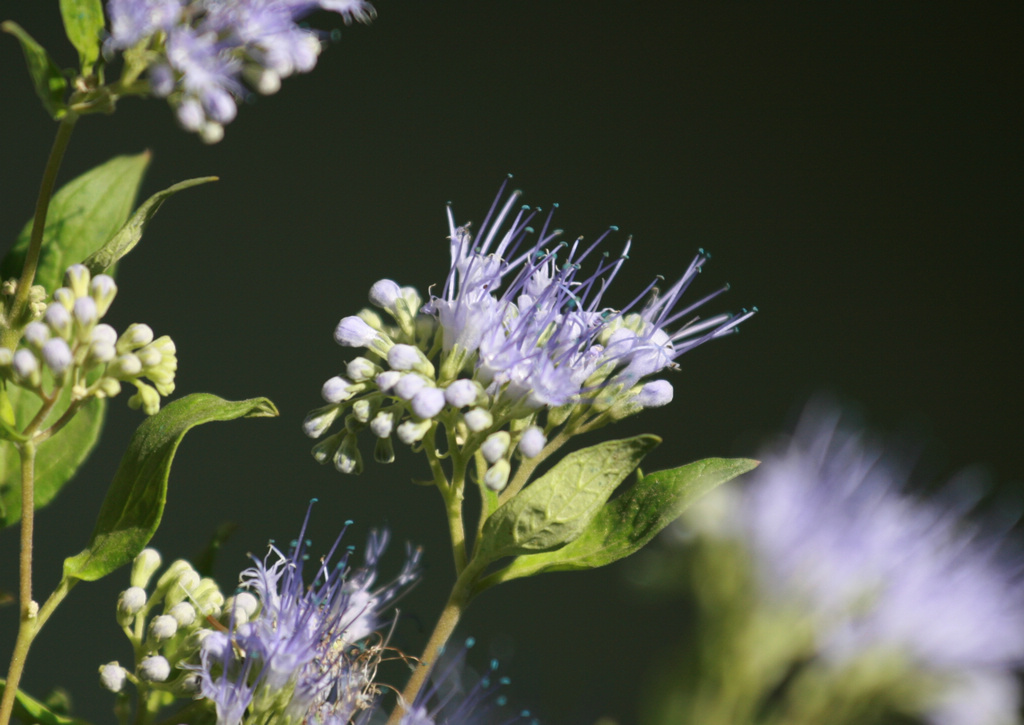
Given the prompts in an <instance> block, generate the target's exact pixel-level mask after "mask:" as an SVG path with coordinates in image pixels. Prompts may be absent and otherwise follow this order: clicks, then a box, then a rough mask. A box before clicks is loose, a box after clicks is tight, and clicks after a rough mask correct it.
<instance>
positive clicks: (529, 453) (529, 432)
mask: <svg viewBox="0 0 1024 725" xmlns="http://www.w3.org/2000/svg"><path fill="white" fill-rule="evenodd" d="M547 444H548V439H547V437H545V435H544V431H543V430H541V429H540V428H538V427H537V426H535V425H531V426H530V427H529V428H527V429H526V430H524V431H523V435H522V437H520V439H519V452H520V453H521V454H522V455H523V458H535V457H536V456H538V455H540V452H541V451H542V450H544V446H546V445H547Z"/></svg>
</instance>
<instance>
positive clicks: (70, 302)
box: [53, 287, 75, 312]
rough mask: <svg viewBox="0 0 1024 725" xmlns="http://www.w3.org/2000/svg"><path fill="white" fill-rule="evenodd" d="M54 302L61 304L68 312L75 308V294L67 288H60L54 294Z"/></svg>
mask: <svg viewBox="0 0 1024 725" xmlns="http://www.w3.org/2000/svg"><path fill="white" fill-rule="evenodd" d="M53 301H54V302H57V303H59V304H60V305H61V306H62V307H63V308H64V309H66V310H67V311H68V312H71V310H72V309H73V308H74V306H75V293H74V292H72V291H71V290H69V289H68V288H67V287H60V288H58V289H56V290H54V292H53Z"/></svg>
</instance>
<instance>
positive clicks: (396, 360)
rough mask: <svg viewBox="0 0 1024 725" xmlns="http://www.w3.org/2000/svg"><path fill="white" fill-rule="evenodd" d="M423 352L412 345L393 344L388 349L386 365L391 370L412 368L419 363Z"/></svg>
mask: <svg viewBox="0 0 1024 725" xmlns="http://www.w3.org/2000/svg"><path fill="white" fill-rule="evenodd" d="M422 357H423V353H421V352H420V351H419V348H416V347H413V346H412V345H395V346H394V347H393V348H391V349H390V350H388V365H390V366H391V369H392V370H412V369H413V367H415V366H416V365H417V364H419V362H420V360H421V358H422Z"/></svg>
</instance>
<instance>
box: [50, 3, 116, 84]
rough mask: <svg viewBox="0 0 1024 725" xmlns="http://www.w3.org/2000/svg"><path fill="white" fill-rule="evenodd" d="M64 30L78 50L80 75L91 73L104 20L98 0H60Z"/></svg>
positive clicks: (97, 52)
mask: <svg viewBox="0 0 1024 725" xmlns="http://www.w3.org/2000/svg"><path fill="white" fill-rule="evenodd" d="M60 14H61V17H63V18H64V32H65V33H67V36H68V40H70V41H71V44H72V45H73V46H75V49H76V50H77V51H78V59H79V61H80V62H81V67H82V75H83V76H87V75H89V74H90V73H92V64H93V63H95V62H96V60H97V59H98V58H99V57H100V33H101V32H102V31H103V28H104V25H105V24H106V23H105V20H104V18H103V6H102V5H101V4H100V0H60Z"/></svg>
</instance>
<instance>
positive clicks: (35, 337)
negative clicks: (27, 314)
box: [25, 322, 50, 349]
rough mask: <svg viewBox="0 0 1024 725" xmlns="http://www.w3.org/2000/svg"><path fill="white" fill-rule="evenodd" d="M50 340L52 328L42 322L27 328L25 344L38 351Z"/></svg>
mask: <svg viewBox="0 0 1024 725" xmlns="http://www.w3.org/2000/svg"><path fill="white" fill-rule="evenodd" d="M49 339H50V328H49V327H47V326H46V325H44V324H43V323H42V322H30V323H28V325H26V326H25V342H27V343H28V344H29V345H31V346H32V347H34V348H36V349H38V348H40V347H42V346H43V343H45V342H46V341H47V340H49Z"/></svg>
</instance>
